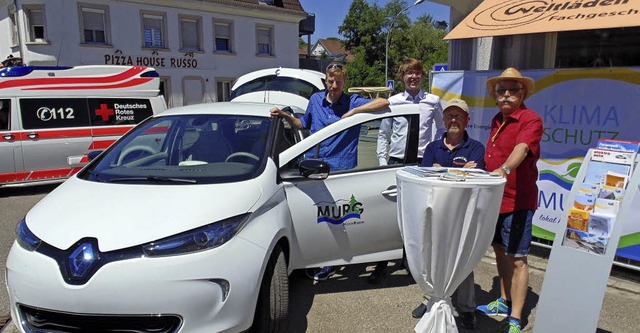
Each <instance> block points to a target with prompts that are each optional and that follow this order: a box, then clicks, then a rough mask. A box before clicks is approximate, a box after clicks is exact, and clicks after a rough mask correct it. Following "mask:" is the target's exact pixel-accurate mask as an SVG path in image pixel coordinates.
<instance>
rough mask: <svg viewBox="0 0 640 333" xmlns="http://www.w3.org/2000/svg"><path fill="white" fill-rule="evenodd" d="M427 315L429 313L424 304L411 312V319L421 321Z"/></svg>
mask: <svg viewBox="0 0 640 333" xmlns="http://www.w3.org/2000/svg"><path fill="white" fill-rule="evenodd" d="M425 313H427V306H426V305H425V304H424V303H420V305H418V307H416V308H415V309H413V311H411V317H413V318H416V319H420V318H422V316H424V314H425Z"/></svg>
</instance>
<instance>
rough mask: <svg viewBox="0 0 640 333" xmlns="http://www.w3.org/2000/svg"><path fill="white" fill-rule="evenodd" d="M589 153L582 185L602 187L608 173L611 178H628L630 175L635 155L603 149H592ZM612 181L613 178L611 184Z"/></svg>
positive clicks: (612, 180)
mask: <svg viewBox="0 0 640 333" xmlns="http://www.w3.org/2000/svg"><path fill="white" fill-rule="evenodd" d="M591 151H592V153H591V158H590V159H589V161H588V162H587V171H586V174H585V177H584V181H583V182H584V183H587V184H593V185H598V186H603V185H605V182H606V180H607V179H606V177H607V174H608V173H609V172H612V173H613V174H612V177H613V176H615V175H623V176H625V177H627V178H628V177H629V175H630V174H631V171H632V170H631V169H632V166H633V163H634V160H635V156H636V153H634V152H624V151H613V150H603V149H592V150H591ZM614 180H615V178H612V179H611V182H612V183H614ZM616 184H617V182H616ZM625 185H626V180H625Z"/></svg>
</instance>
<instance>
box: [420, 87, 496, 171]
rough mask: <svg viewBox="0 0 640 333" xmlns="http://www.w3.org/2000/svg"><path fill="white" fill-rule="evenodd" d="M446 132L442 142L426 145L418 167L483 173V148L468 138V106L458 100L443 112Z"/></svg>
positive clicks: (454, 100)
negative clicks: (462, 169) (463, 169)
mask: <svg viewBox="0 0 640 333" xmlns="http://www.w3.org/2000/svg"><path fill="white" fill-rule="evenodd" d="M443 115H444V117H443V119H444V126H445V128H446V129H447V132H446V133H445V134H444V135H443V136H442V139H440V140H436V141H433V142H431V143H429V144H428V145H427V148H425V150H424V155H423V156H422V163H421V164H420V166H425V167H430V166H441V167H447V168H476V169H484V167H485V164H484V146H483V145H482V143H480V142H479V141H476V140H474V139H472V138H470V137H469V134H467V131H466V130H465V128H466V127H467V125H468V124H469V121H470V120H471V118H470V117H469V106H467V103H466V102H465V101H463V100H461V99H452V100H450V101H449V102H448V103H447V107H446V108H445V109H444V111H443Z"/></svg>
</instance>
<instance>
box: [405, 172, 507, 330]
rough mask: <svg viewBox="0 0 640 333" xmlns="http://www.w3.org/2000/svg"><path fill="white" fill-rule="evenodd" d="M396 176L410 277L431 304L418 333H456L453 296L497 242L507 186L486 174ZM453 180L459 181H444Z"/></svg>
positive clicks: (408, 174) (419, 324) (416, 328)
mask: <svg viewBox="0 0 640 333" xmlns="http://www.w3.org/2000/svg"><path fill="white" fill-rule="evenodd" d="M429 170H437V169H434V168H417V167H406V168H403V169H401V170H398V171H397V173H396V180H397V185H398V223H399V224H400V231H401V234H402V238H403V242H404V246H405V250H406V254H407V261H408V264H409V269H410V270H411V273H412V275H413V277H414V279H415V280H416V282H417V283H418V285H419V286H420V288H422V290H423V291H424V293H425V295H427V296H428V298H429V303H428V304H427V313H426V314H425V315H424V316H423V317H422V319H421V320H420V321H419V322H418V324H417V325H416V327H415V331H416V332H417V333H426V332H437V333H443V332H458V329H457V327H456V324H455V318H454V315H453V311H452V306H451V295H452V294H453V292H454V291H455V290H456V288H457V287H458V286H459V285H460V283H462V281H463V280H464V279H465V278H466V277H467V276H468V275H469V274H470V273H471V272H472V271H473V269H474V268H475V267H476V265H477V264H478V263H479V262H480V259H482V257H483V255H484V254H485V252H486V251H487V249H488V247H489V245H490V244H491V240H492V239H493V235H494V230H495V225H496V222H497V218H498V213H499V210H500V203H501V201H502V193H503V190H504V185H505V182H506V180H505V179H504V178H502V177H495V176H489V175H488V174H486V173H485V174H470V175H468V176H469V177H465V176H464V175H462V176H461V177H458V176H459V175H460V173H459V172H457V171H456V170H461V169H456V170H453V171H454V173H453V174H452V173H450V172H448V173H443V172H442V171H443V170H442V169H440V170H439V171H440V172H437V173H436V172H434V173H431V172H424V171H429ZM445 174H446V175H447V176H449V175H453V176H454V178H455V180H446V178H447V177H443V176H445Z"/></svg>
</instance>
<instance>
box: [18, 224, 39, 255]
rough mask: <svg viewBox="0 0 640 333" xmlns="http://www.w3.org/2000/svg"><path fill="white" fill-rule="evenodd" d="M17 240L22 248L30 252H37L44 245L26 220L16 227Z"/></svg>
mask: <svg viewBox="0 0 640 333" xmlns="http://www.w3.org/2000/svg"><path fill="white" fill-rule="evenodd" d="M16 240H17V241H18V244H20V246H22V247H23V248H24V249H26V250H28V251H35V250H36V249H37V248H38V247H39V246H40V244H42V240H41V239H40V238H38V237H37V236H36V235H34V234H33V232H31V230H29V227H27V220H26V219H24V218H23V219H22V221H20V223H18V226H16Z"/></svg>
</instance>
